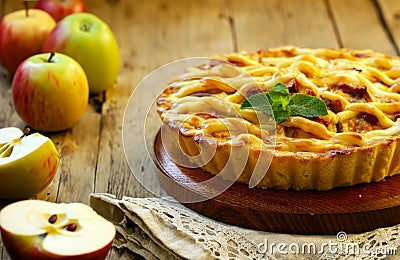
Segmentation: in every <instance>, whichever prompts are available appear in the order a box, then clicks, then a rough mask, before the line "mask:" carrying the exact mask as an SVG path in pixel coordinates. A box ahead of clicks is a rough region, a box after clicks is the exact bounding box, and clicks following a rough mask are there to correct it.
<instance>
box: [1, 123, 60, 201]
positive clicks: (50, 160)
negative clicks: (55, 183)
mask: <svg viewBox="0 0 400 260" xmlns="http://www.w3.org/2000/svg"><path fill="white" fill-rule="evenodd" d="M59 162H60V158H59V156H58V152H57V150H56V147H55V146H54V144H53V142H52V141H51V140H50V139H49V138H48V137H46V136H43V135H41V134H39V133H34V134H30V135H26V136H25V135H24V133H23V132H22V131H21V130H20V129H18V128H15V127H8V128H2V129H0V199H25V198H29V197H32V196H34V195H36V194H37V193H39V192H40V191H42V190H43V189H45V188H46V187H47V186H48V185H49V184H50V183H51V181H52V180H53V178H54V176H55V174H56V172H57V169H58V165H59Z"/></svg>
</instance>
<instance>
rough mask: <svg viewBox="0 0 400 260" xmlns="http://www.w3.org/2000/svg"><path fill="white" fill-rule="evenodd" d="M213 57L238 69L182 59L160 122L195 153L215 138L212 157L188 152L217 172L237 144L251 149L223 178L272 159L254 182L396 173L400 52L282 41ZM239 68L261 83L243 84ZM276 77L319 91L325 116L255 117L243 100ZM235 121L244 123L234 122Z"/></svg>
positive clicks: (282, 183)
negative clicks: (185, 64)
mask: <svg viewBox="0 0 400 260" xmlns="http://www.w3.org/2000/svg"><path fill="white" fill-rule="evenodd" d="M213 58H216V59H218V60H222V61H226V62H229V63H231V64H234V65H236V66H238V67H239V68H240V69H241V70H239V69H235V68H233V67H230V66H227V65H226V64H224V63H222V62H221V63H219V62H210V63H209V64H205V65H204V66H199V67H191V68H188V70H187V71H186V72H184V73H182V74H181V75H179V77H178V78H177V79H176V80H175V81H174V82H172V83H171V84H170V85H169V86H168V87H167V88H166V89H165V91H164V92H163V93H162V94H161V95H160V96H159V98H158V103H157V106H158V113H159V115H160V117H161V119H162V120H163V123H164V125H165V126H167V127H169V128H170V129H175V130H177V131H179V135H178V136H179V141H180V144H181V146H182V149H183V150H184V152H185V153H187V154H189V155H191V156H196V155H198V154H199V153H200V145H210V146H211V145H215V147H216V151H215V154H214V156H213V157H212V158H211V160H204V161H202V160H201V159H200V160H196V161H194V163H196V164H198V166H199V167H202V168H203V169H204V170H206V171H208V172H210V173H212V174H218V173H219V172H221V171H222V169H223V168H224V167H225V165H226V163H227V161H228V159H229V157H230V156H232V151H233V150H234V149H242V150H245V151H247V152H248V153H249V156H248V159H247V161H246V162H244V168H243V167H240V166H238V167H237V169H239V170H238V172H235V169H234V170H233V171H231V173H230V174H224V175H223V176H222V177H223V178H226V179H236V178H237V181H238V182H240V183H246V184H248V183H249V182H250V180H251V176H252V174H253V172H254V169H255V167H256V164H257V163H260V162H261V166H262V163H263V162H266V161H268V160H269V159H270V158H272V161H271V164H270V165H269V164H265V170H264V171H263V172H262V173H263V174H262V176H261V178H260V179H259V182H257V187H258V188H278V189H295V190H306V189H316V190H329V189H332V188H335V187H340V186H352V185H356V184H360V183H369V182H376V181H381V180H383V179H384V178H385V177H388V176H392V175H395V174H398V173H400V164H399V156H400V145H399V143H400V142H399V140H400V94H399V93H400V58H399V57H390V56H387V55H383V54H380V53H377V52H374V51H371V50H363V51H358V50H349V49H337V50H335V49H324V48H321V49H309V48H297V47H293V46H285V47H279V48H273V49H267V50H261V51H258V52H257V53H247V52H239V53H229V54H226V55H218V56H215V57H213ZM232 68H233V69H232ZM243 71H244V72H246V73H248V74H249V75H251V79H252V80H254V81H255V82H257V84H258V88H256V87H254V84H250V83H249V84H246V83H248V79H249V77H245V76H244V73H243ZM218 79H220V80H218ZM221 82H228V83H229V84H223V83H221ZM279 82H280V83H284V84H286V85H287V86H288V89H289V91H290V92H291V93H304V94H308V95H313V96H316V97H318V98H320V99H322V100H323V101H324V102H325V104H326V105H327V108H328V115H326V116H321V117H319V118H304V117H296V116H292V117H290V118H289V120H288V121H286V122H284V123H282V124H280V125H277V126H276V128H275V129H276V130H275V131H273V130H271V129H269V128H268V126H267V127H263V126H262V125H261V123H260V120H259V118H257V115H258V113H257V112H256V111H254V110H241V109H240V105H241V103H242V102H243V100H244V99H245V97H248V96H251V95H253V94H255V93H258V92H260V88H261V89H262V91H264V92H268V91H269V89H271V88H272V87H273V86H274V85H275V84H276V83H279ZM237 125H242V126H244V127H243V129H244V130H245V131H239V130H238V131H232V129H234V128H235V126H237ZM269 127H270V126H269ZM264 134H266V136H269V138H265V136H264ZM271 137H273V138H274V141H275V142H271ZM242 164H243V162H242ZM268 166H269V167H268ZM257 167H259V166H257Z"/></svg>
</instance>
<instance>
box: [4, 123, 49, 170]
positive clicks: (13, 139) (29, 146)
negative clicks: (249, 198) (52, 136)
mask: <svg viewBox="0 0 400 260" xmlns="http://www.w3.org/2000/svg"><path fill="white" fill-rule="evenodd" d="M23 135H24V133H23V132H22V131H21V130H20V129H18V128H14V127H9V128H3V129H0V165H4V164H7V163H10V162H12V161H15V160H18V159H20V158H23V157H25V156H26V155H28V154H30V153H32V152H33V151H35V150H37V149H38V148H39V147H40V146H42V145H44V144H45V143H46V142H48V141H49V138H47V137H45V136H43V135H41V134H38V133H34V134H31V135H27V136H25V137H23V138H21V137H22V136H23ZM2 151H3V152H6V151H7V152H6V153H4V154H3V155H2Z"/></svg>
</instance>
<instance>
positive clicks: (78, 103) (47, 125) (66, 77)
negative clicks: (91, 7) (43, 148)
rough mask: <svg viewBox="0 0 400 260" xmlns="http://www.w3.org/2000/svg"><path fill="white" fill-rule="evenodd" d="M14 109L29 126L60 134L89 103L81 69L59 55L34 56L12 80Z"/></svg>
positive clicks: (69, 58)
mask: <svg viewBox="0 0 400 260" xmlns="http://www.w3.org/2000/svg"><path fill="white" fill-rule="evenodd" d="M12 96H13V101H14V108H15V110H16V112H17V113H18V115H19V116H20V117H21V118H22V120H24V121H25V123H27V124H28V125H29V126H30V127H32V128H34V129H36V130H40V131H45V132H55V131H62V130H66V129H68V128H71V127H73V126H74V125H75V124H76V123H77V122H78V121H79V119H80V118H81V116H82V115H83V113H84V111H85V109H86V107H87V105H88V100H89V85H88V80H87V78H86V74H85V72H84V70H83V69H82V67H81V66H80V65H79V63H78V62H76V61H75V60H74V59H72V58H71V57H69V56H67V55H64V54H61V53H55V54H54V53H51V54H50V53H43V54H37V55H34V56H32V57H29V58H28V59H26V60H25V61H24V62H23V63H21V65H19V66H18V68H17V71H16V72H15V75H14V78H13V81H12Z"/></svg>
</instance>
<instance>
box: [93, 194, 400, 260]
mask: <svg viewBox="0 0 400 260" xmlns="http://www.w3.org/2000/svg"><path fill="white" fill-rule="evenodd" d="M90 205H91V206H92V207H93V208H94V209H95V210H96V211H97V212H98V213H99V214H101V215H102V216H104V217H105V218H107V219H109V220H110V221H112V222H113V223H114V224H115V225H116V228H117V237H116V239H115V241H114V246H115V247H117V248H120V249H124V250H128V251H130V252H132V253H136V254H139V255H142V256H143V257H144V258H146V259H193V260H194V259H400V225H396V226H394V227H388V228H382V229H377V230H374V231H371V232H367V233H363V234H351V235H350V234H349V235H347V234H345V233H340V234H338V235H337V236H301V235H287V234H276V233H270V232H261V231H255V230H249V229H244V228H240V227H236V226H231V225H227V224H224V223H220V222H217V221H215V220H211V219H209V218H206V217H204V216H202V215H199V214H197V213H196V212H193V211H192V210H190V209H188V208H186V207H184V206H182V205H181V204H179V203H177V202H176V201H174V200H173V199H172V198H169V197H168V198H129V197H124V198H122V199H120V200H119V199H116V198H115V196H113V195H111V194H104V193H98V194H91V195H90ZM299 225H301V223H299Z"/></svg>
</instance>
